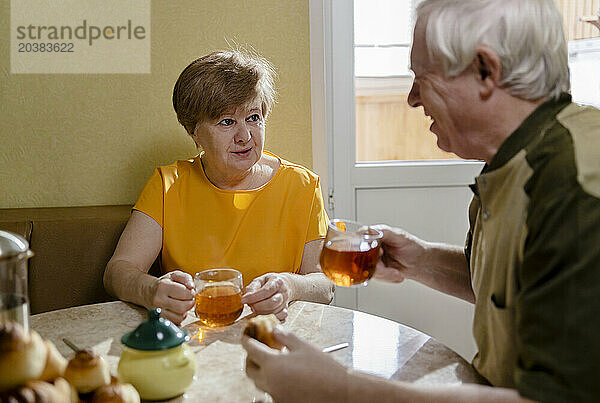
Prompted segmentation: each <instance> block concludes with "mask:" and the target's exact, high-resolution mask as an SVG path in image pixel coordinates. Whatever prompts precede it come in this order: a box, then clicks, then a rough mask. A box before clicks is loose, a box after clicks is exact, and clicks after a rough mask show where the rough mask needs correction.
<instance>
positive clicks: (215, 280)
mask: <svg viewBox="0 0 600 403" xmlns="http://www.w3.org/2000/svg"><path fill="white" fill-rule="evenodd" d="M194 283H195V286H196V316H197V317H198V319H199V320H200V322H202V323H203V324H204V325H206V326H210V327H217V326H227V325H230V324H232V323H233V322H235V320H236V319H237V318H239V316H240V315H241V314H242V310H243V308H244V305H243V304H242V285H243V282H242V273H240V272H239V271H237V270H234V269H228V268H226V269H210V270H204V271H201V272H200V273H196V275H195V276H194Z"/></svg>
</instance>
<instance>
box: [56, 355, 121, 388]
mask: <svg viewBox="0 0 600 403" xmlns="http://www.w3.org/2000/svg"><path fill="white" fill-rule="evenodd" d="M65 379H66V380H67V381H69V383H71V385H73V386H75V389H77V391H78V392H79V393H89V392H91V391H93V390H95V389H97V388H99V387H100V386H104V385H108V384H109V383H110V373H109V370H108V366H107V365H106V361H104V358H102V357H101V356H100V355H98V354H96V353H94V352H93V351H92V350H80V351H78V352H77V353H75V357H73V358H71V360H69V363H68V364H67V368H66V369H65Z"/></svg>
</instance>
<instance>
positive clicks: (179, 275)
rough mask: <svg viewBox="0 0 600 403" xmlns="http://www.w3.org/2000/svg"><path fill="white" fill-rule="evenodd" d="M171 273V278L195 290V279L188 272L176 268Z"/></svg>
mask: <svg viewBox="0 0 600 403" xmlns="http://www.w3.org/2000/svg"><path fill="white" fill-rule="evenodd" d="M169 274H170V279H171V280H173V281H174V282H176V283H179V284H182V285H184V286H185V287H186V288H187V289H189V290H193V289H194V288H195V286H194V279H193V278H192V276H190V275H189V274H188V273H185V272H183V271H181V270H175V271H172V272H171V273H169Z"/></svg>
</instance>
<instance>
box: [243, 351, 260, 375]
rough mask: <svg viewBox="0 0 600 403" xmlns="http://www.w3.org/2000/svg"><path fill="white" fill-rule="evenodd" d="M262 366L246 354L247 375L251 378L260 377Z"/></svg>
mask: <svg viewBox="0 0 600 403" xmlns="http://www.w3.org/2000/svg"><path fill="white" fill-rule="evenodd" d="M259 371H260V367H259V366H258V365H256V363H255V362H254V361H252V360H251V359H250V357H248V356H246V375H248V377H249V378H251V379H256V378H258V375H259Z"/></svg>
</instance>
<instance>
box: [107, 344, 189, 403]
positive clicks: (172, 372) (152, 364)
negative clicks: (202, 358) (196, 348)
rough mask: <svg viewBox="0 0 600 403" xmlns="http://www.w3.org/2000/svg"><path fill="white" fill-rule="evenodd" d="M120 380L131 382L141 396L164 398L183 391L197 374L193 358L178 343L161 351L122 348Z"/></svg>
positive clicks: (154, 398) (183, 346) (185, 347)
mask: <svg viewBox="0 0 600 403" xmlns="http://www.w3.org/2000/svg"><path fill="white" fill-rule="evenodd" d="M118 371H119V379H120V380H122V381H123V382H128V383H131V384H132V385H133V386H134V387H135V388H136V389H137V391H138V392H139V393H140V396H141V397H142V399H147V400H163V399H168V398H171V397H174V396H177V395H180V394H182V393H183V392H184V391H185V390H186V389H187V387H188V386H190V384H191V383H192V380H193V378H194V374H195V373H196V357H195V355H194V353H193V352H192V350H191V349H190V348H189V347H188V346H187V345H186V344H181V345H179V346H177V347H173V348H170V349H168V350H162V351H143V350H135V349H132V348H129V347H125V346H124V347H123V352H122V353H121V359H120V360H119V369H118Z"/></svg>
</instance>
